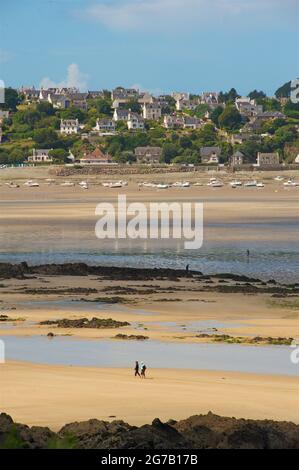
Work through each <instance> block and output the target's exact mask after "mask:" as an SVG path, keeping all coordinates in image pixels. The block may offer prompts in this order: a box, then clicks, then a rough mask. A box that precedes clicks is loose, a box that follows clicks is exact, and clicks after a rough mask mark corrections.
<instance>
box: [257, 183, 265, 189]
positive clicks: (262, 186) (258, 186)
mask: <svg viewBox="0 0 299 470" xmlns="http://www.w3.org/2000/svg"><path fill="white" fill-rule="evenodd" d="M256 187H257V188H264V187H265V185H264V183H257V185H256Z"/></svg>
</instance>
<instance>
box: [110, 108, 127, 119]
mask: <svg viewBox="0 0 299 470" xmlns="http://www.w3.org/2000/svg"><path fill="white" fill-rule="evenodd" d="M129 114H130V110H129V109H119V108H117V109H115V110H114V113H113V121H115V122H118V121H127V120H128V118H129Z"/></svg>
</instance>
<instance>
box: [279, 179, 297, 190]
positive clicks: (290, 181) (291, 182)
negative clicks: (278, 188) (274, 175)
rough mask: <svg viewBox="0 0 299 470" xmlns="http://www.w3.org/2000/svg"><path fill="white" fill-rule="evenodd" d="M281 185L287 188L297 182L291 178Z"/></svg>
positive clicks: (292, 186)
mask: <svg viewBox="0 0 299 470" xmlns="http://www.w3.org/2000/svg"><path fill="white" fill-rule="evenodd" d="M283 185H284V186H285V187H288V188H294V187H295V186H299V183H296V182H295V181H293V180H292V179H289V180H288V181H287V182H286V183H283Z"/></svg>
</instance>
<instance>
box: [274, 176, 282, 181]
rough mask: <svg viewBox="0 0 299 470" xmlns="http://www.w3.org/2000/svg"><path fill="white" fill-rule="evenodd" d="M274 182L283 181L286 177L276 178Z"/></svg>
mask: <svg viewBox="0 0 299 470" xmlns="http://www.w3.org/2000/svg"><path fill="white" fill-rule="evenodd" d="M274 180H275V181H283V180H284V177H283V176H275V178H274Z"/></svg>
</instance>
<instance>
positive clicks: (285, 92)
mask: <svg viewBox="0 0 299 470" xmlns="http://www.w3.org/2000/svg"><path fill="white" fill-rule="evenodd" d="M291 85H292V82H291V81H290V82H287V83H285V84H284V85H282V86H281V87H279V88H278V89H277V90H276V92H275V96H276V98H289V97H290V95H291Z"/></svg>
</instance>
